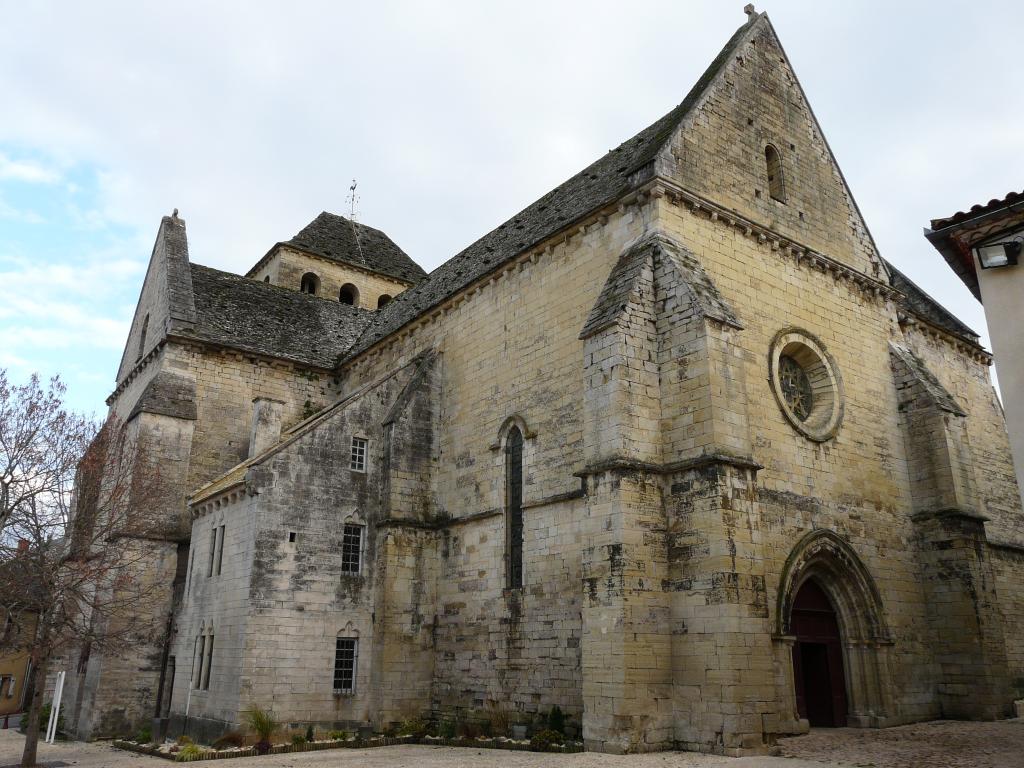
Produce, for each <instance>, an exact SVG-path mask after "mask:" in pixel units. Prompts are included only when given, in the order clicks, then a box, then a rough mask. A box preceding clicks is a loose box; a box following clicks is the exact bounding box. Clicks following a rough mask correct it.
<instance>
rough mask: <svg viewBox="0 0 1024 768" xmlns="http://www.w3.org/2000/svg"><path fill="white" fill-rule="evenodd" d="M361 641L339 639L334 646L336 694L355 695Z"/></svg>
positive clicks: (347, 638)
mask: <svg viewBox="0 0 1024 768" xmlns="http://www.w3.org/2000/svg"><path fill="white" fill-rule="evenodd" d="M358 655H359V641H358V640H357V639H355V638H353V637H339V638H337V640H336V641H335V646H334V692H335V693H354V692H355V690H356V659H357V657H358Z"/></svg>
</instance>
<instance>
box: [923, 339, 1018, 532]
mask: <svg viewBox="0 0 1024 768" xmlns="http://www.w3.org/2000/svg"><path fill="white" fill-rule="evenodd" d="M903 338H904V339H905V340H906V343H907V345H908V347H910V348H911V349H912V350H913V351H914V352H915V353H916V354H917V355H918V356H919V357H920V358H921V359H922V360H924V361H925V363H926V364H927V365H928V369H929V370H930V371H932V373H934V375H935V376H936V377H937V378H938V379H939V381H940V382H941V383H942V385H943V386H944V387H945V388H946V389H947V390H948V391H949V392H950V394H951V395H953V397H955V398H956V401H957V403H958V404H959V406H960V407H961V408H962V409H963V410H964V411H965V412H966V413H967V418H966V419H965V429H966V432H967V439H968V441H969V442H970V450H971V454H972V455H973V457H974V462H973V464H974V466H973V467H972V475H971V479H972V481H973V484H974V486H975V489H976V504H977V509H978V512H979V513H981V514H982V515H984V516H986V517H987V518H989V520H988V522H987V523H986V524H985V531H986V534H987V535H988V537H989V538H990V539H991V540H993V541H1003V542H1009V543H1013V544H1024V512H1022V510H1021V501H1020V492H1019V491H1018V487H1017V478H1016V475H1015V474H1014V469H1013V460H1012V458H1011V455H1010V443H1009V438H1008V436H1007V433H1006V422H1005V421H1004V419H1003V409H1002V406H1000V404H999V400H998V397H997V396H996V393H995V389H994V388H993V387H992V380H991V377H990V374H989V366H988V365H986V364H985V363H984V362H982V361H980V360H978V359H972V357H970V356H969V355H965V354H963V353H962V352H961V351H960V350H957V349H955V348H953V347H952V346H951V345H950V344H949V342H948V341H945V340H943V339H940V338H936V336H935V334H934V333H929V332H928V328H927V327H926V326H923V325H922V324H920V323H913V324H907V327H905V329H904V334H903Z"/></svg>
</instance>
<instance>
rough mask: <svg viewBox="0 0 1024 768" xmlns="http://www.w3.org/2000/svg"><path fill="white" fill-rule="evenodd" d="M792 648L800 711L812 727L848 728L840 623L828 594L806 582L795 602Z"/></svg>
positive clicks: (794, 681) (792, 622) (813, 583)
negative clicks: (794, 641) (793, 642)
mask: <svg viewBox="0 0 1024 768" xmlns="http://www.w3.org/2000/svg"><path fill="white" fill-rule="evenodd" d="M790 626H791V628H792V631H793V634H794V635H796V643H795V644H794V645H793V677H794V680H793V683H794V685H795V687H796V703H797V710H798V711H799V713H800V716H801V717H805V718H807V720H808V721H809V722H810V724H811V725H812V726H816V727H826V728H830V727H836V726H843V725H846V676H845V674H844V672H843V647H842V643H841V640H840V637H839V622H838V621H837V620H836V613H835V610H834V609H833V607H832V603H831V601H830V600H829V598H828V595H826V594H825V592H824V591H823V590H822V589H821V587H819V586H818V585H817V584H816V583H815V582H814V581H813V580H810V581H807V582H806V583H804V585H803V586H802V587H801V588H800V592H799V593H797V596H796V600H794V601H793V615H792V618H791V621H790Z"/></svg>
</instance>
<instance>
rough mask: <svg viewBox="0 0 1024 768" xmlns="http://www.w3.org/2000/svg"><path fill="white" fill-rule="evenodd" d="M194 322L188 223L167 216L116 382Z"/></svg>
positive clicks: (152, 256)
mask: <svg viewBox="0 0 1024 768" xmlns="http://www.w3.org/2000/svg"><path fill="white" fill-rule="evenodd" d="M194 323H195V304H194V302H193V298H192V276H191V271H190V268H189V259H188V237H187V236H186V234H185V221H184V220H183V219H179V218H178V212H177V210H175V211H174V215H172V216H164V217H163V219H162V220H161V222H160V230H159V231H158V232H157V236H156V242H155V243H154V244H153V253H152V255H151V256H150V259H149V267H148V268H147V270H146V279H145V281H144V282H143V284H142V290H141V291H140V293H139V302H138V304H137V305H136V307H135V317H134V318H133V319H132V327H131V330H130V331H129V333H128V340H127V342H126V343H125V348H124V352H123V353H122V356H121V364H120V366H119V367H118V370H117V381H118V382H121V381H123V380H124V377H125V376H127V375H128V373H129V371H131V370H132V368H134V367H135V364H136V363H138V362H139V361H140V360H142V358H143V357H144V356H145V355H147V354H148V353H149V352H150V351H152V349H153V348H154V347H155V346H156V344H157V343H158V342H159V341H160V340H162V339H163V338H164V337H165V336H166V334H167V333H168V332H170V331H171V330H172V329H179V328H191V327H192V325H194Z"/></svg>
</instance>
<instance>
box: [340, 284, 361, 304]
mask: <svg viewBox="0 0 1024 768" xmlns="http://www.w3.org/2000/svg"><path fill="white" fill-rule="evenodd" d="M338 301H340V302H341V303H342V304H348V305H349V306H352V307H358V306H359V289H358V288H356V287H355V286H354V285H352V283H345V284H344V285H343V286H341V291H339V293H338Z"/></svg>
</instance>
